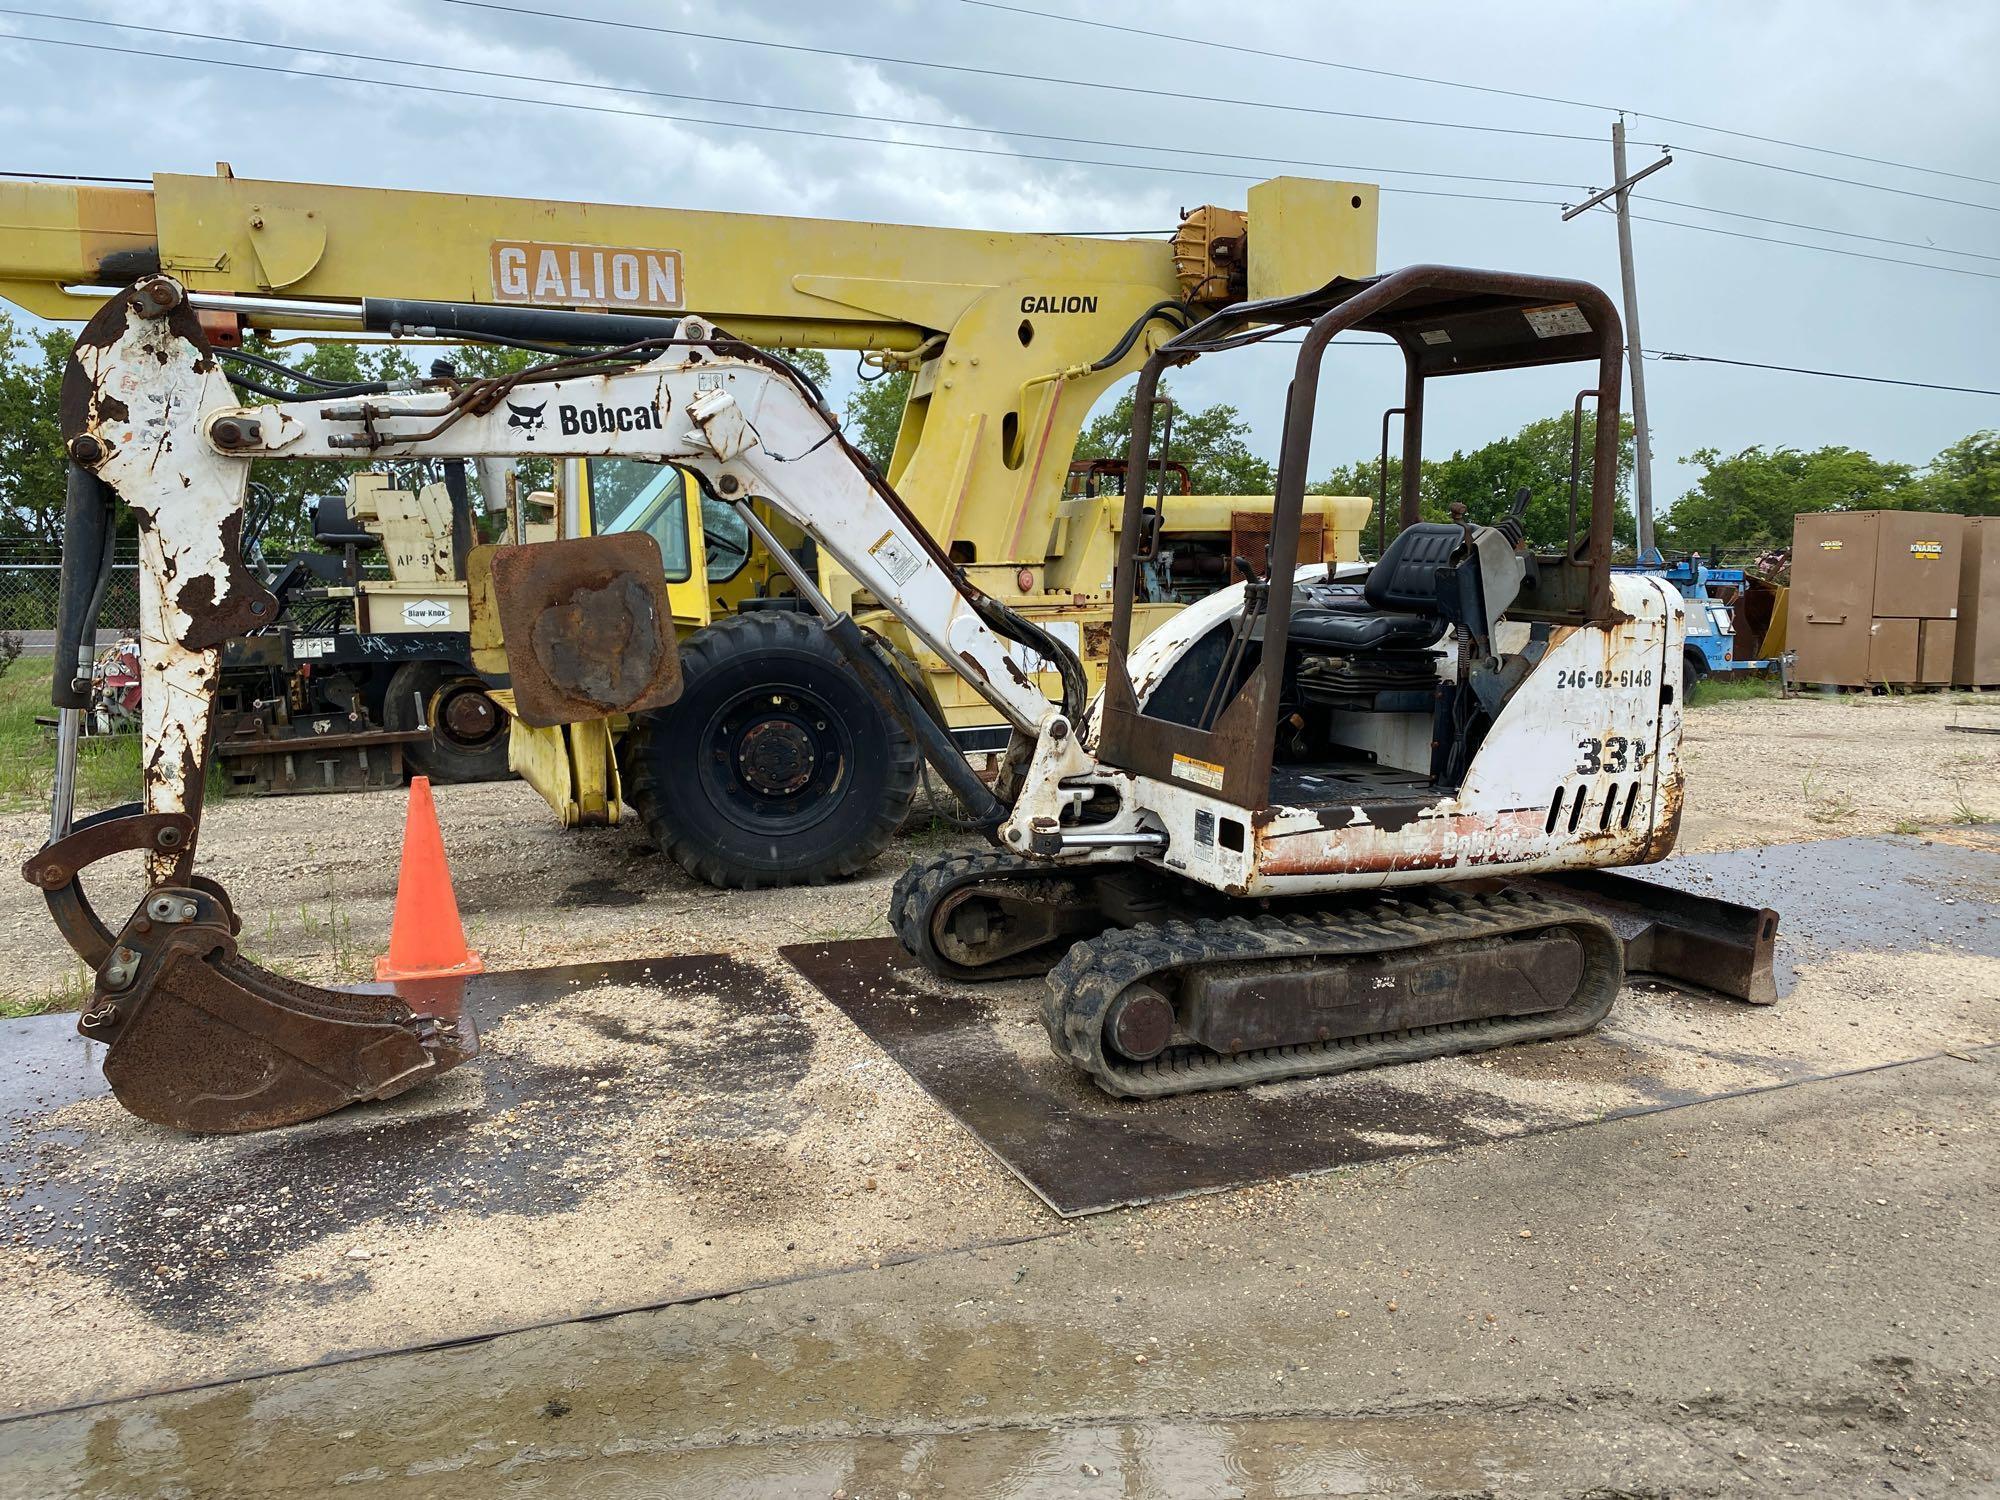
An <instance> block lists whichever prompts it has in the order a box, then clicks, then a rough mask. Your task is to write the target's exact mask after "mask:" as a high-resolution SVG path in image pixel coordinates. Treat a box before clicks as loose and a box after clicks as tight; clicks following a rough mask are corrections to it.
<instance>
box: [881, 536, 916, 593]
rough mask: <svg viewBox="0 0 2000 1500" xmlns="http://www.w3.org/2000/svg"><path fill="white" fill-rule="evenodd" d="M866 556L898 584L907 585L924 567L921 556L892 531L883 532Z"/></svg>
mask: <svg viewBox="0 0 2000 1500" xmlns="http://www.w3.org/2000/svg"><path fill="white" fill-rule="evenodd" d="M868 555H869V556H870V557H872V558H874V559H875V561H876V563H877V564H878V565H879V566H880V567H881V569H882V571H883V572H885V573H887V574H888V575H889V576H890V577H891V578H892V579H894V580H895V581H896V582H897V583H899V584H901V583H908V582H909V581H910V579H911V578H912V577H914V576H915V575H916V572H917V570H918V569H919V568H921V567H923V565H924V560H923V556H922V554H921V553H919V552H918V551H917V549H916V548H915V547H913V546H911V545H910V544H909V543H908V542H906V541H904V540H903V539H902V538H901V537H899V536H897V535H896V533H895V532H893V531H885V532H883V533H882V535H881V537H880V539H879V540H877V541H876V543H875V545H874V546H872V547H870V548H869V549H868Z"/></svg>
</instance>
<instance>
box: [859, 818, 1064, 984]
mask: <svg viewBox="0 0 2000 1500" xmlns="http://www.w3.org/2000/svg"><path fill="white" fill-rule="evenodd" d="M1070 875H1071V872H1070V871H1068V870H1064V869H1059V868H1057V867H1055V866H1053V865H1050V864H1049V863H1048V862H1046V861H1044V860H1035V859H1024V858H1022V857H1021V856H1020V855H1017V854H1005V853H1001V852H1000V851H998V850H994V851H983V850H982V851H976V852H973V853H969V854H965V853H961V854H943V855H939V856H938V857H937V858H935V859H931V860H927V861H925V862H924V863H922V864H914V865H911V866H910V867H909V869H907V870H905V871H904V872H903V873H902V874H901V875H900V876H899V877H897V880H896V886H895V889H894V890H893V891H891V892H890V895H889V925H890V926H892V927H893V928H895V930H896V937H897V939H898V940H899V941H901V943H902V945H903V951H904V952H906V953H908V954H910V955H911V957H913V958H915V959H916V960H917V961H918V962H919V963H921V964H922V965H923V966H924V967H925V968H926V969H928V970H929V971H930V972H931V973H933V974H936V975H938V976H940V977H941V978H945V979H957V980H979V979H1016V978H1020V977H1021V976H1023V975H1029V974H1046V973H1047V972H1048V970H1049V964H1050V962H1051V960H1052V958H1053V957H1054V956H1055V955H1054V952H1053V951H1052V950H1056V949H1059V948H1060V946H1061V940H1060V939H1058V940H1056V941H1054V942H1051V943H1049V944H1046V945H1044V946H1043V947H1042V948H1040V949H1031V950H1029V951H1028V952H1027V953H1023V954H1019V955H1017V956H1015V957H1013V958H1010V959H1005V960H1002V961H1000V962H997V963H992V964H982V965H980V966H978V967H977V968H967V967H965V966H964V965H963V964H955V963H953V962H952V961H951V960H949V959H947V958H946V957H944V955H943V954H941V953H939V952H938V951H937V948H936V946H935V945H934V944H933V943H932V942H931V932H930V916H931V913H933V912H935V911H936V910H937V909H938V906H939V905H940V904H941V903H942V902H943V901H944V900H945V898H946V897H948V896H949V895H950V894H951V893H952V892H953V891H955V890H957V889H959V888H960V887H961V886H966V885H986V884H990V883H992V882H994V881H1002V880H1045V881H1048V882H1050V883H1051V884H1057V883H1061V884H1064V885H1067V884H1069V883H1070V878H1069V877H1070ZM1051 894H1060V893H1058V892H1052V893H1051Z"/></svg>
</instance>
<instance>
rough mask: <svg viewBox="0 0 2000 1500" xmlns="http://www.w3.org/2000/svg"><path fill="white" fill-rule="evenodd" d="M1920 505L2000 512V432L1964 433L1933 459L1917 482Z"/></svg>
mask: <svg viewBox="0 0 2000 1500" xmlns="http://www.w3.org/2000/svg"><path fill="white" fill-rule="evenodd" d="M1916 491H1917V493H1916V495H1915V497H1914V498H1915V501H1916V505H1917V508H1920V509H1923V510H1947V511H1952V512H1955V513H1956V514H1958V515H1961V516H2000V432H1995V431H1994V430H1993V429H1992V428H1988V429H1986V430H1985V431H1984V432H1975V433H1972V434H1971V435H1970V436H1968V437H1962V438H1960V439H1959V440H1958V441H1957V442H1955V443H1953V444H1952V445H1951V446H1950V447H1948V448H1946V449H1945V450H1944V451H1943V452H1942V453H1940V454H1939V455H1938V456H1937V457H1936V458H1934V459H1932V460H1931V462H1930V465H1929V467H1928V468H1926V469H1925V470H1924V474H1923V478H1922V479H1921V480H1919V481H1918V483H1917V486H1916Z"/></svg>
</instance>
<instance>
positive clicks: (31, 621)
mask: <svg viewBox="0 0 2000 1500" xmlns="http://www.w3.org/2000/svg"><path fill="white" fill-rule="evenodd" d="M61 579H62V553H61V552H60V551H59V550H57V549H54V548H45V547H34V546H25V547H24V546H18V545H17V546H6V545H0V631H6V632H8V633H11V634H15V635H21V636H26V637H29V638H31V639H32V638H33V637H34V635H35V633H36V632H39V631H52V630H54V629H55V626H56V595H57V594H58V593H59V592H60V590H61V587H62V585H61ZM138 624H139V557H138V553H137V552H136V551H129V552H128V551H126V550H124V549H122V548H121V549H120V550H119V552H118V553H117V555H116V556H115V557H114V558H113V560H112V565H111V582H110V583H109V585H108V586H107V587H106V588H105V590H104V607H103V608H102V609H101V610H99V611H98V615H97V626H98V629H99V630H101V631H119V630H132V629H135V628H137V626H138Z"/></svg>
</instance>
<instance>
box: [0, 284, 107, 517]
mask: <svg viewBox="0 0 2000 1500" xmlns="http://www.w3.org/2000/svg"><path fill="white" fill-rule="evenodd" d="M74 343H75V340H74V339H73V338H72V337H71V336H70V335H69V334H68V333H66V332H65V331H63V330H62V329H60V328H48V329H43V330H41V331H39V332H36V333H28V332H26V331H24V330H22V329H21V328H20V327H19V326H18V325H17V324H16V323H15V322H14V321H13V319H11V318H9V317H8V316H7V315H6V314H5V313H0V537H5V538H9V539H12V540H16V541H33V542H38V543H43V544H46V545H48V546H55V545H56V544H58V543H59V542H60V541H61V540H62V523H63V493H64V487H65V470H66V464H67V460H66V458H65V456H64V453H63V443H62V428H61V426H60V424H59V422H58V419H57V398H58V396H59V394H60V392H61V390H62V374H63V366H64V365H65V364H66V363H67V361H68V359H69V351H70V349H71V347H72V346H73V345H74ZM128 524H129V523H128Z"/></svg>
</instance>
